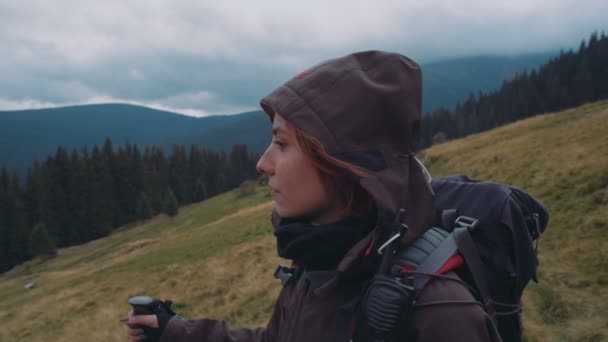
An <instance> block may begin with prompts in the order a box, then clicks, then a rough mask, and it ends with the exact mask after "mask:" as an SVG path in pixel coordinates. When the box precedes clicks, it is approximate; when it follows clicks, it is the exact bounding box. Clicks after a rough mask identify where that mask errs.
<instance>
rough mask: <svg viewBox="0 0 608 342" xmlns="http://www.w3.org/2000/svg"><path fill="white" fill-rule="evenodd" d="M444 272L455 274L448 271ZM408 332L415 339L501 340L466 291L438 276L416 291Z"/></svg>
mask: <svg viewBox="0 0 608 342" xmlns="http://www.w3.org/2000/svg"><path fill="white" fill-rule="evenodd" d="M446 275H447V276H452V277H456V275H455V274H454V273H451V272H450V273H448V274H446ZM450 302H451V303H450ZM408 335H410V336H411V335H414V336H415V338H414V340H415V341H416V342H431V341H433V342H442V341H470V342H490V341H491V342H501V341H502V339H501V337H500V334H499V333H498V330H497V328H496V325H495V324H494V321H493V320H492V319H491V318H490V316H489V315H488V314H487V313H486V312H485V311H484V309H483V308H482V307H481V305H480V304H476V302H475V298H474V297H473V295H471V293H470V292H469V290H468V289H467V288H466V287H464V286H463V285H461V284H459V283H457V282H455V281H450V280H445V279H440V278H438V279H435V280H433V281H432V282H431V283H430V284H429V285H427V287H426V288H425V289H424V290H423V291H422V293H421V294H420V296H419V298H418V300H417V302H416V308H415V310H414V322H413V326H412V330H410V331H409V334H408ZM404 341H405V340H404Z"/></svg>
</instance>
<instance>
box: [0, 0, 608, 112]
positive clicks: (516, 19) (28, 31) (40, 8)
mask: <svg viewBox="0 0 608 342" xmlns="http://www.w3.org/2000/svg"><path fill="white" fill-rule="evenodd" d="M606 18H608V2H606V1H605V0H601V1H600V0H586V1H571V0H512V1H500V2H496V3H492V2H490V1H483V0H472V1H447V0H446V1H441V0H427V1H388V0H387V1H382V0H377V1H374V2H372V1H355V0H347V1H342V0H339V1H313V0H309V1H301V2H289V1H274V0H272V1H271V0H267V1H244V0H243V1H229V0H226V1H223V2H222V1H215V0H214V1H203V0H197V1H194V0H193V1H185V0H184V1H158V0H144V1H134V0H130V1H124V0H106V1H103V2H102V1H69V0H55V1H42V0H40V1H34V0H29V1H18V0H14V1H8V0H0V25H1V27H2V29H1V30H0V51H1V56H2V57H1V58H0V74H1V75H2V77H0V110H2V109H5V110H7V109H22V108H39V107H48V106H58V105H67V104H77V103H100V102H101V103H103V102H127V103H135V104H142V105H147V106H150V107H154V108H161V109H168V110H173V111H177V112H180V113H184V114H190V115H205V114H210V113H211V114H215V113H235V112H241V111H246V110H250V109H254V108H257V100H258V99H259V97H261V96H263V95H265V94H266V93H268V92H269V91H271V90H272V89H273V88H274V87H275V86H277V85H279V84H280V83H282V82H283V81H284V80H285V79H286V78H288V77H290V76H291V75H293V74H295V73H297V72H298V71H300V70H301V69H304V68H306V67H308V66H310V65H313V64H316V63H317V62H319V61H322V60H325V59H327V58H331V57H337V56H340V55H343V54H346V53H349V52H353V51H358V50H368V49H384V50H392V51H398V52H401V53H404V54H406V55H408V56H410V57H412V58H414V59H415V60H417V61H419V62H423V63H424V62H428V61H434V60H440V59H444V58H451V57H459V56H470V55H479V54H508V55H514V54H521V53H528V52H538V51H546V50H552V49H559V48H566V49H568V48H575V47H576V46H577V45H578V44H579V43H580V41H581V40H582V39H583V38H585V39H586V38H588V36H589V34H590V33H591V32H592V31H594V30H600V31H601V30H603V29H604V30H605V29H608V27H607V26H606V22H607V21H606Z"/></svg>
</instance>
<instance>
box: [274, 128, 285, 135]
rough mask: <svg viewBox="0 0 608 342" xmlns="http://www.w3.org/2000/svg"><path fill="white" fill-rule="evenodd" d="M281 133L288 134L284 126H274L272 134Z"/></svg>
mask: <svg viewBox="0 0 608 342" xmlns="http://www.w3.org/2000/svg"><path fill="white" fill-rule="evenodd" d="M279 133H283V134H287V131H285V130H284V129H283V128H282V127H274V128H273V129H272V135H278V134H279Z"/></svg>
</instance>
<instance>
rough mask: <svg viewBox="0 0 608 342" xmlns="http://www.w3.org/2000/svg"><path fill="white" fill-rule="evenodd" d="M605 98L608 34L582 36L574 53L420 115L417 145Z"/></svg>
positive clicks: (461, 135) (606, 91)
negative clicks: (448, 107) (418, 142)
mask: <svg viewBox="0 0 608 342" xmlns="http://www.w3.org/2000/svg"><path fill="white" fill-rule="evenodd" d="M605 98H608V37H607V36H605V35H604V33H603V32H602V34H601V36H599V37H598V34H597V32H595V33H593V34H591V36H590V38H589V40H588V42H585V40H583V41H582V42H581V44H580V47H579V49H578V51H576V52H575V51H568V52H563V51H562V52H561V53H560V55H559V56H557V57H555V58H553V59H551V60H550V61H548V62H547V63H546V64H544V65H542V66H541V67H539V68H538V70H537V69H534V70H532V71H530V72H523V73H521V74H519V75H517V76H515V77H514V78H513V79H512V80H509V81H505V82H503V84H502V86H501V88H500V89H499V90H497V91H494V92H489V93H480V94H478V95H477V96H475V95H473V94H471V95H470V96H469V97H468V98H467V99H466V100H465V101H464V102H462V103H459V104H458V105H457V106H456V107H455V108H454V109H453V110H448V109H446V108H440V109H438V110H436V111H433V112H431V113H427V114H426V115H425V116H424V117H423V118H422V142H421V146H422V147H423V148H424V147H428V146H430V145H432V144H433V143H439V142H443V141H445V140H447V139H454V138H459V137H463V136H466V135H469V134H472V133H477V132H481V131H485V130H488V129H491V128H494V127H497V126H500V125H504V124H506V123H509V122H513V121H516V120H520V119H524V118H527V117H530V116H534V115H537V114H541V113H547V112H554V111H559V110H562V109H566V108H571V107H575V106H578V105H581V104H583V103H586V102H593V101H597V100H600V99H605Z"/></svg>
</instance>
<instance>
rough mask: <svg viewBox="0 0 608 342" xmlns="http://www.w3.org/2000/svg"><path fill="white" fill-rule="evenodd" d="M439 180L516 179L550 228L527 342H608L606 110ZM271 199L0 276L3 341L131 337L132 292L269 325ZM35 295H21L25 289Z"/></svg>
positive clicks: (458, 152) (490, 139)
mask: <svg viewBox="0 0 608 342" xmlns="http://www.w3.org/2000/svg"><path fill="white" fill-rule="evenodd" d="M421 155H422V159H423V161H424V163H425V164H426V165H427V166H428V167H429V169H430V171H431V172H432V173H433V175H434V176H436V177H438V176H442V175H448V174H456V173H463V174H467V175H469V176H471V177H473V178H477V179H481V180H489V181H497V182H506V183H510V184H513V185H516V186H519V187H521V188H523V189H525V190H526V191H528V192H530V193H531V194H532V195H534V196H536V197H537V198H539V199H540V200H541V201H542V202H543V203H544V204H545V205H546V206H547V207H548V209H549V210H550V212H551V220H550V223H549V226H548V227H547V230H546V232H545V234H544V235H543V237H542V240H541V242H540V263H541V264H540V275H539V280H540V283H539V284H534V283H532V284H531V285H530V286H529V287H528V289H527V291H526V293H525V296H524V305H525V306H524V321H525V328H526V329H525V331H526V333H525V334H526V335H525V338H526V341H561V340H564V341H603V340H606V339H608V318H607V317H608V316H607V315H606V312H608V102H607V101H604V102H599V103H593V104H588V105H585V106H582V107H579V108H575V109H572V110H568V111H565V112H561V113H556V114H548V115H542V116H538V117H535V118H531V119H528V120H524V121H521V122H517V123H514V124H511V125H508V126H504V127H500V128H497V129H495V130H492V131H489V132H484V133H481V134H477V135H473V136H470V137H467V138H464V139H460V140H455V141H450V142H447V143H444V144H441V145H437V146H433V147H432V148H430V149H427V150H425V151H423V152H422V153H421ZM271 208H272V203H271V202H270V197H269V196H268V191H267V190H266V189H264V188H262V187H257V188H255V191H254V192H253V193H251V194H244V193H242V192H239V190H238V189H237V190H235V191H231V192H228V193H225V194H222V195H220V196H217V197H214V198H212V199H209V200H207V201H205V202H202V203H198V204H193V205H190V206H188V207H183V208H180V213H179V215H178V216H176V217H175V218H172V219H171V218H168V217H166V216H158V217H155V218H153V219H151V220H149V221H147V222H145V223H142V224H139V225H132V226H129V227H123V228H122V229H120V230H119V231H117V232H115V233H114V234H112V235H111V236H108V237H106V238H104V239H100V240H96V241H92V242H90V243H87V244H85V245H81V246H75V247H70V248H66V249H63V250H61V253H60V255H59V256H58V257H56V258H54V259H51V260H48V261H45V262H42V261H41V260H33V261H31V262H29V263H27V264H25V265H23V266H22V267H21V268H20V269H19V270H18V271H16V272H13V273H11V274H10V275H5V276H3V277H1V278H0V320H1V322H2V329H0V342H4V341H48V340H53V341H81V340H88V341H115V340H126V331H125V327H124V325H122V324H121V323H119V321H118V319H119V318H120V317H121V316H124V315H125V314H126V313H127V311H128V310H129V306H128V304H127V299H128V298H129V297H130V296H132V295H137V294H144V293H145V294H149V295H152V296H155V297H159V298H162V299H165V298H171V299H172V300H174V302H175V308H176V309H177V310H178V311H179V312H180V313H181V314H183V315H185V316H187V317H209V318H220V319H226V320H228V321H229V322H230V323H232V324H234V325H244V326H257V325H261V324H264V323H265V322H266V320H267V319H268V317H269V316H270V313H271V311H272V308H273V303H274V300H275V298H276V296H277V295H278V292H279V290H280V284H279V283H278V281H276V280H275V279H273V277H272V272H273V271H274V268H275V266H276V264H277V263H279V262H284V261H282V260H280V258H278V257H277V256H276V247H275V241H274V237H273V235H272V228H271V226H270V222H269V219H270V211H271ZM29 281H35V282H36V284H37V286H36V287H35V288H34V289H32V290H25V289H24V288H23V285H24V284H26V283H27V282H29Z"/></svg>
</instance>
